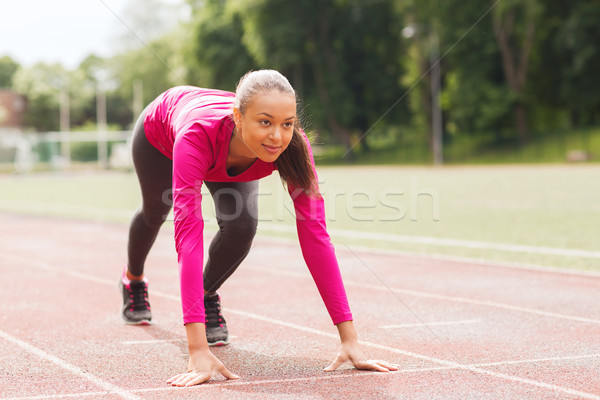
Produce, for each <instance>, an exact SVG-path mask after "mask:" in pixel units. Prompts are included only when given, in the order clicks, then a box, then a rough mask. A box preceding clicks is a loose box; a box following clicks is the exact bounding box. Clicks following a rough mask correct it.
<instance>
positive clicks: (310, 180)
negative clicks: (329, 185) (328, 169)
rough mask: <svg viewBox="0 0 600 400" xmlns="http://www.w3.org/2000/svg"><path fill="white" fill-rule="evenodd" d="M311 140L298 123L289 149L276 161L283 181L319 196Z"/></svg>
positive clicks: (309, 193) (295, 125)
mask: <svg viewBox="0 0 600 400" xmlns="http://www.w3.org/2000/svg"><path fill="white" fill-rule="evenodd" d="M309 145H310V144H309V139H308V137H306V136H305V134H304V132H302V129H300V126H299V124H298V123H295V124H294V133H293V135H292V140H291V141H290V144H289V145H288V147H287V149H285V151H284V152H283V153H281V155H280V156H279V157H278V158H277V160H275V166H276V167H277V170H278V171H279V176H281V180H282V181H284V182H286V183H287V184H288V185H292V186H294V187H297V188H302V189H304V191H305V192H306V194H308V195H312V196H314V195H318V194H319V187H318V184H317V177H316V176H315V172H314V168H313V161H312V159H311V155H310V152H309V150H308V146H309Z"/></svg>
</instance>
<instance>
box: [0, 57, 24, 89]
mask: <svg viewBox="0 0 600 400" xmlns="http://www.w3.org/2000/svg"><path fill="white" fill-rule="evenodd" d="M17 69H19V64H18V63H17V62H16V61H15V60H13V59H12V58H11V57H9V56H4V57H0V88H10V87H12V80H13V76H14V74H15V72H17Z"/></svg>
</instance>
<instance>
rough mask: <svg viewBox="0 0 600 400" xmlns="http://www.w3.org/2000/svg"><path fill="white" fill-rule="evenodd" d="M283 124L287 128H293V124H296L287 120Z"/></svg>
mask: <svg viewBox="0 0 600 400" xmlns="http://www.w3.org/2000/svg"><path fill="white" fill-rule="evenodd" d="M283 126H284V127H285V128H291V127H292V126H294V124H293V123H292V122H285V123H284V124H283Z"/></svg>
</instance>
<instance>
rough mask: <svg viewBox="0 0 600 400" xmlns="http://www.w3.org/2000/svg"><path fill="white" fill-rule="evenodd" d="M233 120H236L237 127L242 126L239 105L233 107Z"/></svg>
mask: <svg viewBox="0 0 600 400" xmlns="http://www.w3.org/2000/svg"><path fill="white" fill-rule="evenodd" d="M233 122H235V126H236V128H238V129H240V128H241V127H242V113H241V112H240V109H239V108H237V107H234V108H233Z"/></svg>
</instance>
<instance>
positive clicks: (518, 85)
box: [492, 0, 542, 143]
mask: <svg viewBox="0 0 600 400" xmlns="http://www.w3.org/2000/svg"><path fill="white" fill-rule="evenodd" d="M541 12H542V6H541V4H540V3H539V2H538V1H537V0H505V1H501V2H498V3H497V4H496V6H495V8H494V11H493V19H492V24H493V28H494V34H495V36H496V39H497V41H498V46H499V48H500V51H501V53H502V65H503V67H504V74H505V76H506V82H507V83H508V86H509V88H510V90H511V91H512V93H513V94H514V95H515V97H516V102H515V105H514V113H515V123H516V128H517V132H518V134H519V139H520V141H521V143H525V142H526V141H527V140H528V131H529V128H528V124H527V111H526V104H525V100H524V98H523V94H524V91H525V85H526V83H527V74H528V72H529V61H530V56H531V50H532V48H533V46H534V42H535V39H536V27H537V25H538V24H539V17H540V15H541Z"/></svg>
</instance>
